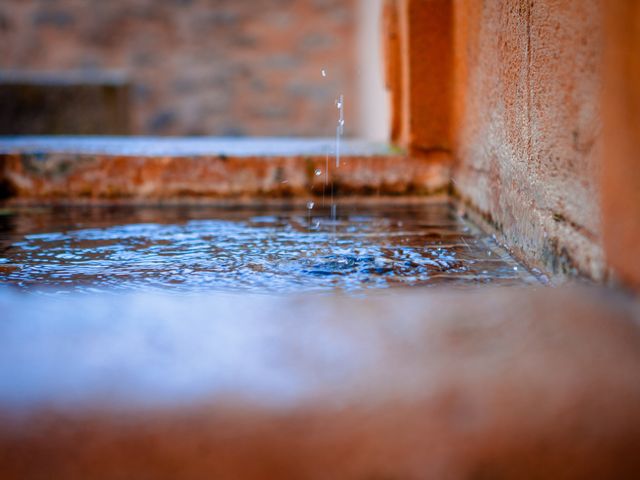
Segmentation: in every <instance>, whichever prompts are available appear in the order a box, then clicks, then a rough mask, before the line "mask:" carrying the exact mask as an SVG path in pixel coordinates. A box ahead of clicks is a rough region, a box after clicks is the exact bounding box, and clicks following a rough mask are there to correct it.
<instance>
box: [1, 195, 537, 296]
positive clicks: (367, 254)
mask: <svg viewBox="0 0 640 480" xmlns="http://www.w3.org/2000/svg"><path fill="white" fill-rule="evenodd" d="M315 203H316V204H315V205H314V208H313V209H311V210H309V209H307V208H305V206H301V207H300V208H297V207H284V208H283V207H282V206H279V207H261V208H256V207H235V208H230V207H224V208H223V207H210V206H207V207H204V206H191V207H185V206H181V207H179V206H162V207H135V208H133V207H124V206H119V207H95V206H94V207H55V208H53V207H52V208H39V209H34V208H30V209H17V210H5V211H3V212H2V215H0V284H4V285H9V286H12V287H15V288H17V289H20V290H26V291H31V292H39V293H56V294H61V293H69V292H73V291H75V292H96V291H100V292H102V291H107V292H118V291H132V290H146V291H148V290H156V289H157V290H161V291H169V292H172V293H178V294H188V293H191V292H206V291H248V292H253V293H260V292H264V293H290V292H310V291H311V292H315V291H320V292H323V291H325V292H326V291H336V290H337V291H347V292H353V293H358V292H360V293H362V292H366V291H369V290H371V289H387V288H390V287H415V286H443V285H446V286H455V287H467V286H475V285H481V284H491V285H522V284H528V283H538V279H537V278H536V277H535V276H534V275H532V274H531V273H530V272H529V271H528V270H527V269H526V268H524V267H523V266H522V265H521V264H519V263H517V262H516V261H515V260H514V259H513V258H512V257H510V255H509V254H508V252H507V251H505V250H504V249H503V248H501V247H500V246H499V245H498V244H497V243H496V242H495V241H494V239H493V238H492V237H491V236H489V235H487V234H485V233H483V232H482V231H481V230H480V229H479V228H477V227H476V226H475V225H473V224H471V223H470V222H469V221H467V220H465V219H464V218H462V217H461V216H460V215H458V213H457V210H456V208H455V205H453V204H452V203H449V202H444V201H443V202H429V203H424V204H411V205H387V206H384V207H381V206H380V205H379V204H377V205H339V206H338V208H337V214H336V217H335V219H333V218H332V215H331V209H330V207H329V205H328V202H326V204H325V206H324V207H323V206H322V202H320V201H318V202H315Z"/></svg>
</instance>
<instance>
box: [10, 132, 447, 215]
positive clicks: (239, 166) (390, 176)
mask: <svg viewBox="0 0 640 480" xmlns="http://www.w3.org/2000/svg"><path fill="white" fill-rule="evenodd" d="M334 143H335V142H334V140H333V139H274V138H262V139H222V138H220V139H196V138H176V139H168V138H163V139H153V138H126V137H119V138H118V137H107V138H100V137H87V138H82V137H68V138H55V137H5V138H2V139H0V183H2V185H3V186H4V187H3V188H2V189H0V190H3V191H4V192H5V195H4V196H5V197H11V198H12V199H14V200H23V201H24V200H33V201H50V200H66V201H70V200H79V201H80V200H86V199H94V200H100V199H102V200H104V199H111V200H123V199H126V200H129V201H132V202H139V201H148V200H158V201H160V200H171V199H203V198H205V199H206V198H211V199H219V198H246V197H291V196H302V195H307V196H308V195H315V196H321V195H323V193H324V194H325V195H329V194H330V184H331V183H333V186H334V194H335V195H353V194H358V195H363V194H365V195H371V194H382V195H385V194H391V195H406V194H431V193H435V192H443V191H446V190H447V189H448V185H449V177H450V175H449V173H450V156H449V155H448V154H447V153H446V152H432V153H431V154H429V155H423V156H419V157H418V156H407V155H404V154H402V153H399V152H397V151H394V150H393V149H391V148H390V147H388V146H386V145H378V144H371V143H367V142H362V141H357V140H347V141H344V144H343V145H342V146H341V152H342V155H341V160H340V167H339V168H336V164H335V159H334V158H333V150H332V149H333V148H335V147H334ZM327 165H328V166H329V177H328V178H327V177H326V176H325V173H326V168H327ZM317 172H319V174H318V173H317Z"/></svg>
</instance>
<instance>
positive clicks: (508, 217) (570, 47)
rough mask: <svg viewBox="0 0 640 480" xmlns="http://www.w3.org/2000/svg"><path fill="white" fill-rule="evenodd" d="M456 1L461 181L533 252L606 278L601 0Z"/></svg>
mask: <svg viewBox="0 0 640 480" xmlns="http://www.w3.org/2000/svg"><path fill="white" fill-rule="evenodd" d="M454 11H455V18H454V31H455V39H454V50H455V55H456V61H455V67H454V77H455V83H456V93H455V95H454V96H453V99H452V100H453V105H454V112H455V120H454V123H453V132H454V138H453V144H454V147H453V148H454V155H455V158H456V159H457V168H456V169H455V172H454V188H455V190H456V191H457V192H458V193H459V194H460V195H461V196H462V197H463V198H464V199H466V200H468V201H469V202H470V203H471V204H473V205H474V206H475V207H476V208H477V209H479V210H480V211H481V212H482V213H483V214H485V215H486V216H487V217H488V218H490V220H491V221H492V222H493V223H494V225H495V226H496V227H497V228H498V230H499V231H500V232H501V233H502V235H503V240H504V241H505V242H506V243H507V244H509V245H510V246H512V247H513V248H514V249H515V250H516V251H519V252H520V253H521V254H522V256H523V257H524V258H526V259H528V260H529V262H530V263H531V264H533V265H535V266H538V267H541V268H543V269H545V270H547V271H550V272H552V273H554V274H558V275H564V274H569V275H575V274H577V273H582V274H586V275H587V276H589V277H592V278H595V279H601V278H603V277H604V276H605V273H606V272H605V266H604V258H603V251H602V247H601V243H602V242H601V227H600V198H599V197H600V194H599V184H600V178H599V171H600V154H601V147H600V146H601V135H600V130H601V119H600V112H599V97H600V89H601V83H602V82H601V77H602V68H601V54H602V46H603V44H604V41H603V40H604V33H603V20H602V12H601V11H600V1H599V0H566V1H554V0H535V1H531V2H530V1H516V0H510V1H506V2H505V1H499V0H487V1H485V2H477V1H476V0H456V1H455V2H454Z"/></svg>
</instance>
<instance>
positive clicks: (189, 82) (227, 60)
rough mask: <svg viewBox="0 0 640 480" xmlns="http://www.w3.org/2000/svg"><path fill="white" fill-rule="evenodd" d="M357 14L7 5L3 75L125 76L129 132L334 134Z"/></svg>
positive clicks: (300, 0) (0, 6) (0, 27)
mask: <svg viewBox="0 0 640 480" xmlns="http://www.w3.org/2000/svg"><path fill="white" fill-rule="evenodd" d="M355 9H356V4H355V1H354V0H118V1H104V0H55V1H51V0H3V1H2V2H0V69H5V70H38V71H42V70H44V71H53V72H61V71H62V72H64V71H72V70H73V71H77V70H80V71H89V72H95V71H103V70H119V71H122V72H124V73H125V74H126V75H127V76H128V77H129V78H130V79H131V81H132V82H133V88H132V99H131V100H132V102H131V104H132V108H133V112H132V121H133V133H136V134H162V135H164V134H169V135H294V136H299V135H302V136H320V135H323V136H324V135H330V134H331V133H332V132H333V131H334V128H335V118H336V113H335V108H334V106H333V101H334V98H335V96H336V95H337V94H338V93H339V92H340V93H344V94H345V97H346V98H347V99H353V96H352V93H353V85H352V83H353V81H354V76H355V72H354V70H355V67H354V66H353V65H354V52H353V51H354V48H355V46H354V36H355V27H354V20H355V19H354V17H355ZM323 68H324V69H326V71H327V76H326V77H323V76H322V75H321V70H322V69H323ZM354 102H355V100H354V101H351V102H349V101H347V102H346V106H347V108H348V109H349V110H348V111H347V115H348V118H349V117H350V112H351V111H355V106H354ZM352 126H353V124H349V123H347V134H348V133H350V132H352V130H350V128H351V127H352Z"/></svg>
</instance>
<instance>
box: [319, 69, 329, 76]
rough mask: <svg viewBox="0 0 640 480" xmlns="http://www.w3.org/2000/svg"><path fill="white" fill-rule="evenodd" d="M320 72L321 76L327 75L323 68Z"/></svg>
mask: <svg viewBox="0 0 640 480" xmlns="http://www.w3.org/2000/svg"><path fill="white" fill-rule="evenodd" d="M320 73H322V76H323V77H326V76H327V71H326V70H325V69H324V68H323V69H322V71H321V72H320Z"/></svg>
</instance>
